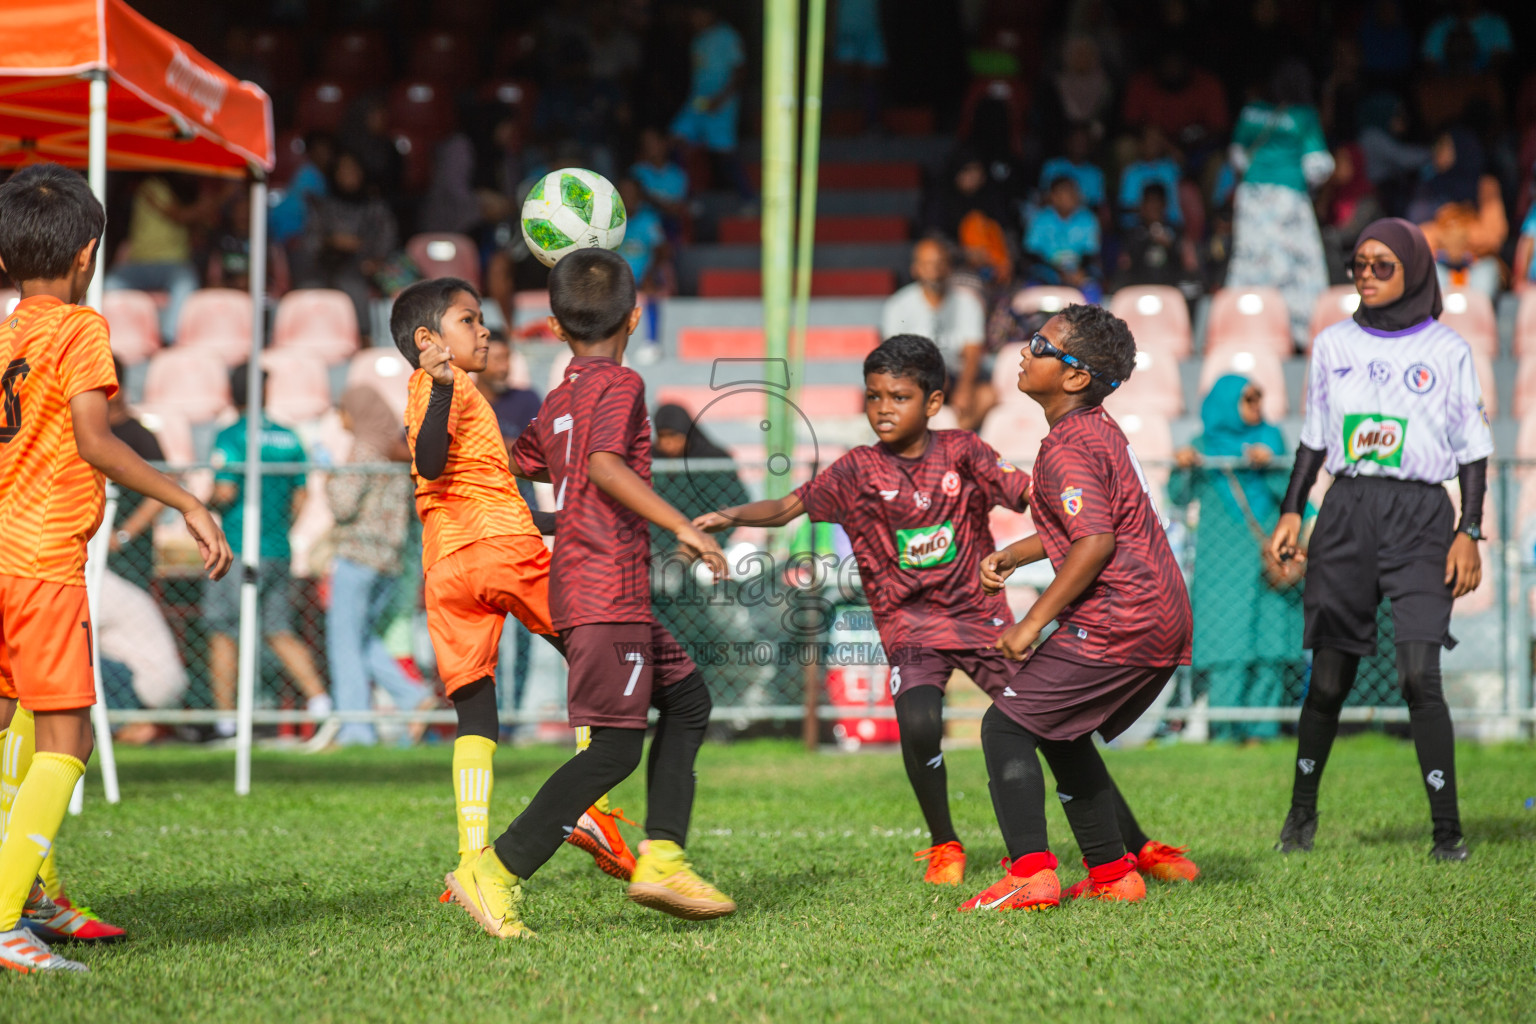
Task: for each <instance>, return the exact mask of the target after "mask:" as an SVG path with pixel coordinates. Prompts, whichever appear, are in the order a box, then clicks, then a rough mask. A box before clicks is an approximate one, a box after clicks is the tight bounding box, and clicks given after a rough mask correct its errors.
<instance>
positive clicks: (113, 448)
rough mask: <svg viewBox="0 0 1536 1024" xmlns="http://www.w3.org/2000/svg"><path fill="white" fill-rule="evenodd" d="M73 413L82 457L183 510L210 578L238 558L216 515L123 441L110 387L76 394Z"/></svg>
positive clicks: (148, 495)
mask: <svg viewBox="0 0 1536 1024" xmlns="http://www.w3.org/2000/svg"><path fill="white" fill-rule="evenodd" d="M69 413H70V417H71V418H72V419H73V420H74V425H75V447H76V449H78V450H79V452H80V457H81V458H82V459H84V460H85V461H86V462H88V463H90V464H91V465H92V466H93V467H95V468H96V469H98V470H100V471H101V472H102V473H104V474H105V475H106V477H107V479H109V480H111V481H112V482H113V483H117V484H121V485H122V486H124V487H126V488H128V489H129V490H131V491H138V492H139V493H140V494H142V495H144V496H145V497H146V498H153V499H154V500H155V501H158V502H160V503H162V504H165V505H169V506H170V507H171V508H174V509H175V510H176V511H178V512H180V513H181V514H182V516H183V517H185V519H186V521H187V529H188V530H189V531H191V533H192V539H193V540H195V541H196V542H197V550H198V553H199V554H201V555H202V556H203V570H204V571H205V572H207V573H208V578H209V579H213V580H216V579H218V578H219V577H221V576H223V575H224V574H225V573H226V572H228V571H229V567H230V564H231V563H232V562H233V561H234V556H233V555H232V554H230V551H229V542H228V541H227V540H225V539H224V531H223V530H221V529H219V526H218V524H217V523H215V522H214V521H213V513H211V512H209V511H208V510H207V509H206V508H204V507H203V503H202V502H200V501H198V500H197V499H196V498H194V497H193V496H192V495H191V494H190V493H188V492H187V491H186V489H184V488H183V487H181V485H179V484H177V483H176V481H174V480H172V479H171V478H170V477H168V476H166V475H165V474H164V473H162V472H160V471H159V470H158V469H156V468H154V467H153V466H151V465H150V464H149V463H147V462H145V461H144V460H143V459H142V458H140V457H139V455H138V453H137V452H135V451H134V450H133V449H132V448H130V447H128V445H126V444H124V443H123V442H122V441H120V440H118V439H117V436H116V435H115V434H113V433H112V427H111V426H110V425H109V424H108V421H107V393H106V392H105V391H102V390H99V389H98V390H95V391H84V392H81V393H80V394H78V395H76V396H75V397H74V398H72V399H70V400H69Z"/></svg>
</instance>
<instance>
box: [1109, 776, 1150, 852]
mask: <svg viewBox="0 0 1536 1024" xmlns="http://www.w3.org/2000/svg"><path fill="white" fill-rule="evenodd" d="M1109 793H1110V796H1111V797H1113V799H1114V801H1115V824H1116V825H1118V826H1119V828H1120V838H1121V839H1122V840H1123V841H1124V842H1125V848H1126V849H1127V850H1129V851H1130V852H1131V853H1140V852H1141V848H1142V847H1143V846H1146V845H1147V843H1148V842H1150V841H1151V838H1152V837H1151V836H1149V835H1147V834H1146V833H1145V832H1143V831H1142V830H1141V823H1140V822H1138V821H1137V820H1136V815H1134V814H1132V813H1131V805H1130V804H1128V803H1126V802H1125V797H1123V796H1121V795H1120V787H1119V786H1117V785H1115V780H1114V779H1110V780H1109Z"/></svg>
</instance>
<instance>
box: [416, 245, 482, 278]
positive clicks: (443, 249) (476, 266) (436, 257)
mask: <svg viewBox="0 0 1536 1024" xmlns="http://www.w3.org/2000/svg"><path fill="white" fill-rule="evenodd" d="M405 252H406V255H407V256H409V257H410V258H411V259H413V260H415V261H416V265H417V266H418V267H420V268H421V272H422V274H424V275H426V276H427V277H459V278H463V279H464V280H466V281H468V282H469V283H470V284H472V285H474V286H475V287H476V288H479V287H480V251H479V250H478V249H477V248H475V243H474V241H473V240H472V239H470V238H469V237H467V236H465V235H456V234H452V233H443V234H422V235H412V236H411V240H410V241H409V242H406V243H405Z"/></svg>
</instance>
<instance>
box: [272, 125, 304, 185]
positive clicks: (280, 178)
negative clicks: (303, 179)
mask: <svg viewBox="0 0 1536 1024" xmlns="http://www.w3.org/2000/svg"><path fill="white" fill-rule="evenodd" d="M274 146H275V152H276V154H277V166H276V167H274V168H273V169H272V184H273V185H274V186H275V187H283V186H286V185H287V184H288V183H289V182H290V181H292V180H293V176H294V175H295V174H297V173H298V171H299V168H300V167H302V166H304V134H303V133H302V132H299V131H296V130H293V129H290V130H288V131H286V132H279V133H278V136H277V140H276V142H275V143H274Z"/></svg>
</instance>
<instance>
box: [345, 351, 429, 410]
mask: <svg viewBox="0 0 1536 1024" xmlns="http://www.w3.org/2000/svg"><path fill="white" fill-rule="evenodd" d="M413 372H414V371H413V370H412V369H411V364H410V363H408V362H406V361H405V357H404V356H402V355H401V354H400V353H399V352H396V351H395V350H394V349H392V348H367V349H363V351H361V352H359V353H358V354H357V355H355V356H353V357H352V360H351V362H349V363H348V364H347V382H346V386H347V387H349V388H351V387H358V386H364V387H372V388H377V389H378V392H379V394H381V395H383V396H384V397H385V398H386V399H387V400H388V401H389V404H390V406H391V407H392V408H393V409H394V410H395V412H396V414H398V415H400V416H404V415H405V406H406V403H407V402H408V401H409V400H410V393H411V374H412V373H413Z"/></svg>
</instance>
